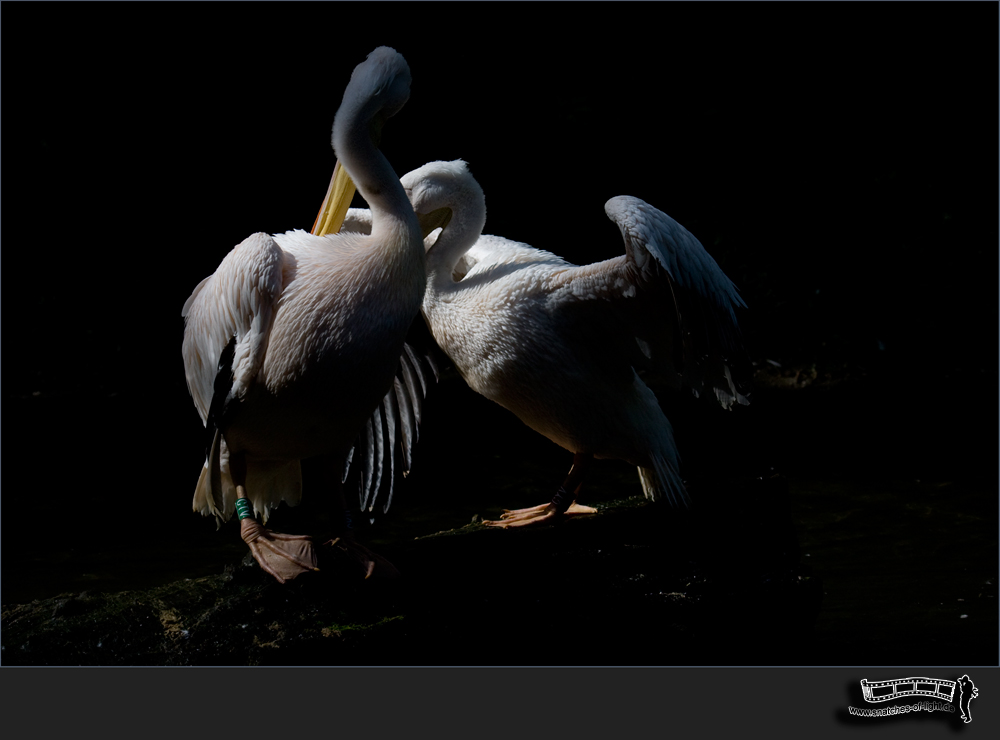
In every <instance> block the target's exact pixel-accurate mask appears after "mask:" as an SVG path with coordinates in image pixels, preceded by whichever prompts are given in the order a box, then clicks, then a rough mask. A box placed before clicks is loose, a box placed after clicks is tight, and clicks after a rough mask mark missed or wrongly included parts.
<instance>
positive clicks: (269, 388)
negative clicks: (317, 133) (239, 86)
mask: <svg viewBox="0 0 1000 740" xmlns="http://www.w3.org/2000/svg"><path fill="white" fill-rule="evenodd" d="M409 94H410V70H409V67H408V66H407V64H406V61H405V60H404V59H403V57H402V56H401V55H400V54H398V53H397V52H395V51H394V50H392V49H389V48H387V47H380V48H378V49H376V50H375V51H373V52H372V53H371V54H369V55H368V58H367V60H366V61H364V62H362V63H361V64H359V65H358V66H357V67H356V68H355V69H354V72H353V74H352V75H351V80H350V82H349V83H348V85H347V89H346V91H345V92H344V98H343V101H342V102H341V105H340V108H339V109H338V111H337V115H336V118H335V120H334V124H333V148H334V150H335V153H336V155H337V159H338V167H337V168H336V171H335V172H336V174H335V183H333V184H331V189H330V193H328V197H327V202H326V203H325V207H324V209H323V211H322V212H321V218H320V220H321V221H324V220H325V216H324V213H326V212H327V211H329V212H333V213H339V214H340V215H339V218H343V213H344V212H345V211H346V209H347V205H348V204H349V202H350V195H352V194H353V188H350V187H348V188H342V187H340V182H341V179H345V178H346V176H347V175H349V176H350V179H351V180H353V182H354V183H355V184H356V185H357V189H358V190H359V191H360V192H361V194H362V195H363V196H364V198H365V200H366V201H367V202H368V204H369V206H370V208H371V234H370V235H367V236H366V235H361V234H358V233H340V234H330V235H326V236H320V235H314V234H309V233H306V232H304V231H291V232H288V233H286V234H280V235H275V236H273V237H272V236H268V235H267V234H254V235H253V236H250V237H248V238H247V239H245V240H244V241H243V242H242V243H240V244H239V245H237V246H236V247H235V248H234V249H233V250H232V251H231V252H230V253H229V254H228V255H227V256H226V257H225V258H224V259H223V260H222V263H221V264H220V265H219V268H218V269H217V270H216V271H215V273H214V274H213V275H211V276H210V277H208V278H206V279H205V280H203V281H202V282H201V283H200V284H199V285H198V286H197V287H196V288H195V289H194V292H193V293H192V294H191V297H190V298H189V299H188V300H187V302H186V303H185V304H184V309H183V312H182V314H183V315H184V317H185V332H184V345H183V356H184V367H185V375H186V378H187V383H188V389H189V390H190V392H191V395H192V397H193V399H194V403H195V406H196V407H197V409H198V413H199V414H200V415H201V418H202V421H203V422H204V423H205V424H206V428H207V432H208V434H209V435H210V436H211V442H210V452H209V454H208V456H207V457H208V459H207V460H206V463H205V465H204V467H203V469H202V472H201V477H200V478H199V480H198V484H197V488H196V490H195V495H194V509H195V510H196V511H199V512H201V513H202V514H205V515H209V514H214V515H215V516H216V517H217V518H219V519H221V520H227V519H228V518H229V516H230V515H231V514H232V512H233V510H234V508H235V509H236V510H237V511H238V512H239V514H240V518H241V521H240V527H241V534H242V536H243V539H244V540H245V541H246V542H247V544H248V545H249V546H250V549H251V551H252V552H253V555H254V557H255V558H256V559H257V561H258V562H259V563H260V565H261V567H262V568H263V569H264V570H265V571H267V572H268V573H270V574H271V575H273V576H274V577H275V578H276V579H277V580H278V581H280V582H284V581H285V580H286V579H289V578H294V577H295V576H296V575H298V574H300V573H303V572H305V571H307V570H310V569H314V568H315V566H316V556H315V551H314V550H313V548H312V545H311V542H310V541H309V538H307V537H305V536H291V535H281V534H277V533H273V532H270V531H268V530H265V529H264V528H263V527H262V526H261V525H260V524H258V523H257V522H256V521H255V519H254V517H253V515H251V513H250V511H249V509H250V507H251V506H252V509H253V514H260V515H261V516H262V517H263V518H264V519H265V521H266V517H267V513H268V511H269V509H271V508H273V507H275V506H277V505H278V503H280V502H281V501H285V502H287V503H289V504H290V505H294V504H295V503H297V502H298V501H299V499H300V497H301V493H302V491H301V487H302V477H301V468H300V462H299V461H300V460H301V459H303V458H307V457H312V456H325V457H326V458H327V464H328V465H329V466H330V467H331V468H332V469H333V470H335V471H336V473H337V475H336V482H337V483H340V484H342V481H343V477H342V474H341V473H342V471H343V466H344V463H345V458H346V456H347V454H348V451H349V450H350V449H351V446H352V444H353V443H354V441H355V439H356V438H357V436H358V434H359V432H360V431H361V430H362V427H363V425H364V424H365V423H366V420H367V419H369V417H370V416H371V414H372V412H373V409H375V408H376V406H377V404H379V403H380V402H381V401H382V399H383V397H384V396H385V394H386V391H387V390H388V389H390V388H391V387H392V383H393V377H394V374H395V372H396V368H397V366H398V363H399V357H400V353H401V351H402V349H403V340H404V337H405V335H406V332H407V329H408V328H409V326H410V324H411V322H412V321H413V319H414V318H415V317H416V316H417V315H418V314H419V311H420V304H421V300H422V298H423V294H424V286H425V276H424V247H423V242H422V236H421V231H420V226H419V224H418V222H417V218H416V216H415V215H414V211H413V209H412V207H411V206H410V203H409V201H408V200H407V197H406V193H405V192H404V191H403V188H402V186H401V185H400V182H399V180H398V179H397V178H396V175H395V173H394V172H393V170H392V167H391V166H390V164H389V162H388V161H387V160H386V158H385V156H384V155H383V154H382V153H381V152H380V151H379V150H378V149H377V147H376V145H375V143H374V142H373V137H376V136H377V135H378V133H379V132H380V130H381V127H382V124H383V123H384V122H385V120H386V119H388V118H389V117H390V116H392V115H394V114H395V113H397V112H398V111H399V109H400V108H402V106H403V105H404V103H406V101H407V99H408V97H409ZM338 178H339V179H338ZM338 194H339V195H338ZM338 197H339V198H340V200H341V201H343V198H344V197H346V198H347V201H346V202H334V201H337V200H338ZM333 220H334V223H333V224H331V225H328V226H326V227H323V230H324V231H325V230H326V229H330V230H333V231H336V230H337V228H338V227H339V223H338V222H337V217H336V216H335V217H333ZM342 497H343V492H342V490H341V498H342ZM345 508H346V507H345ZM352 546H353V547H355V548H357V551H360V552H361V555H360V558H359V559H361V560H362V561H364V560H365V559H367V561H368V572H369V574H370V573H371V570H372V568H374V559H371V558H370V557H369V555H370V554H369V553H368V551H367V550H366V549H365V548H363V547H362V546H360V545H357V544H356V543H354V544H353V545H352Z"/></svg>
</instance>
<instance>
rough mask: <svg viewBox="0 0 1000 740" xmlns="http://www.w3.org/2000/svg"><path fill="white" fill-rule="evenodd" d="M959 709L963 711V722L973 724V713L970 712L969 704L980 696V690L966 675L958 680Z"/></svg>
mask: <svg viewBox="0 0 1000 740" xmlns="http://www.w3.org/2000/svg"><path fill="white" fill-rule="evenodd" d="M957 683H958V690H959V696H958V708H959V709H961V710H962V721H963V722H966V723H968V722H971V721H972V713H971V712H970V711H969V702H971V701H972V700H973V699H975V698H976V697H977V696H979V689H977V688H976V685H975V684H974V683H972V679H971V678H969V675H968V674H966V675H964V676H962V677H961V678H960V679H958V682H957Z"/></svg>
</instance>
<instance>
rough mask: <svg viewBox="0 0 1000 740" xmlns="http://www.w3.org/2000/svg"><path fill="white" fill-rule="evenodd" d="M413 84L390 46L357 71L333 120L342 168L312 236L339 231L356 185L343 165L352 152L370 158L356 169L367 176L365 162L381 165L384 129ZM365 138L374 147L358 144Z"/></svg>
mask: <svg viewBox="0 0 1000 740" xmlns="http://www.w3.org/2000/svg"><path fill="white" fill-rule="evenodd" d="M410 82H411V78H410V66H409V65H408V64H407V63H406V60H405V59H403V55H402V54H400V53H399V52H397V51H396V50H395V49H390V48H389V47H388V46H380V47H378V48H377V49H375V51H373V52H372V53H371V54H369V55H368V57H367V58H366V59H365V61H363V62H362V63H361V64H359V65H358V66H357V67H355V68H354V71H353V72H352V73H351V80H350V82H348V83H347V88H346V89H345V90H344V98H343V100H342V102H341V104H340V108H339V109H338V110H337V115H336V117H335V118H334V120H333V150H334V153H335V154H336V155H337V165H336V166H335V167H334V170H333V177H332V178H331V179H330V187H329V189H328V190H327V193H326V197H325V198H324V199H323V204H322V205H321V206H320V209H319V215H318V216H317V217H316V222H315V223H314V224H313V228H312V233H313V234H318V235H320V236H322V235H325V234H335V233H337V232H338V231H340V227H341V224H342V223H343V221H344V216H345V215H346V214H347V209H348V208H349V207H350V205H351V199H352V198H353V197H354V191H355V185H356V183H355V182H353V181H352V180H351V178H350V175H349V174H348V172H347V170H346V169H345V168H344V167H343V166H342V162H343V161H344V158H345V156H349V154H350V153H351V152H359V153H365V154H366V155H367V156H363V157H362V159H360V160H355V165H358V164H360V165H361V167H360V169H362V170H364V169H370V167H368V166H366V165H365V160H367V159H368V158H371V157H373V158H374V159H378V156H377V155H375V154H373V152H372V151H371V149H372V147H371V145H374V147H378V145H379V141H380V140H381V138H382V126H383V125H384V124H385V122H386V121H387V120H388V119H389V118H391V117H392V116H394V115H396V114H397V113H398V112H399V111H400V109H401V108H402V107H403V106H404V105H405V104H406V101H407V100H409V98H410ZM358 121H367V123H368V125H367V131H366V130H365V127H358V125H357V123H358ZM366 133H367V136H368V138H369V139H370V141H368V142H366V141H362V140H360V139H359V138H358V137H359V136H361V137H364V136H365V134H366ZM367 187H368V189H369V190H370V191H373V192H379V188H378V185H377V184H376V183H374V182H372V183H368V184H367Z"/></svg>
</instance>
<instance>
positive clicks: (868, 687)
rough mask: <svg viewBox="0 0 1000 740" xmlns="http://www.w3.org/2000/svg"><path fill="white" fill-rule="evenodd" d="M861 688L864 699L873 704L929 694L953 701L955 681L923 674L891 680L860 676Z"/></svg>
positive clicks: (936, 697)
mask: <svg viewBox="0 0 1000 740" xmlns="http://www.w3.org/2000/svg"><path fill="white" fill-rule="evenodd" d="M861 690H862V691H863V692H864V694H865V701H867V702H871V703H873V704H874V703H876V702H880V701H890V700H892V699H902V698H905V697H910V696H930V697H933V698H935V699H941V700H943V701H953V699H954V696H955V682H954V681H945V680H944V679H941V678H924V677H923V676H921V677H910V678H895V679H893V680H891V681H869V680H867V679H864V678H862V679H861Z"/></svg>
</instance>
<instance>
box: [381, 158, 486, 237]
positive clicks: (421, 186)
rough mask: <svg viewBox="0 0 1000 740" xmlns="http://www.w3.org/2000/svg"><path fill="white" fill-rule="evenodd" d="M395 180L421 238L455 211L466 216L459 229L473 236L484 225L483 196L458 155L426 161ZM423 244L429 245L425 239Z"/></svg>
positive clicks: (445, 221) (449, 217) (448, 219)
mask: <svg viewBox="0 0 1000 740" xmlns="http://www.w3.org/2000/svg"><path fill="white" fill-rule="evenodd" d="M399 181H400V183H402V185H403V190H405V191H406V195H407V197H408V198H409V199H410V203H411V204H412V205H413V210H414V212H415V213H416V214H417V220H418V221H419V222H420V229H421V231H422V232H423V235H424V237H425V238H426V237H427V235H428V234H430V233H431V232H432V231H434V229H437V228H442V229H443V228H445V227H446V226H447V225H448V224H449V223H450V222H451V220H452V218H453V217H454V216H455V214H456V213H458V214H460V217H468V219H469V220H470V223H468V224H463V231H464V230H468V232H469V233H470V234H475V235H476V237H478V235H479V234H481V233H482V230H483V226H485V225H486V196H485V195H484V194H483V189H482V188H481V187H480V186H479V183H478V182H476V180H475V178H473V177H472V173H471V172H469V166H468V165H467V164H466V163H465V162H463V161H462V160H461V159H456V160H455V161H454V162H428V163H427V164H425V165H423V166H422V167H418V168H417V169H415V170H413V171H412V172H407V173H406V174H405V175H403V176H402V177H401V178H400V179H399ZM472 241H475V239H473V240H472ZM433 243H434V242H432V244H433ZM425 245H426V248H427V249H428V250H429V249H430V248H431V244H427V243H426V242H425ZM469 246H471V243H470V245H469Z"/></svg>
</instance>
